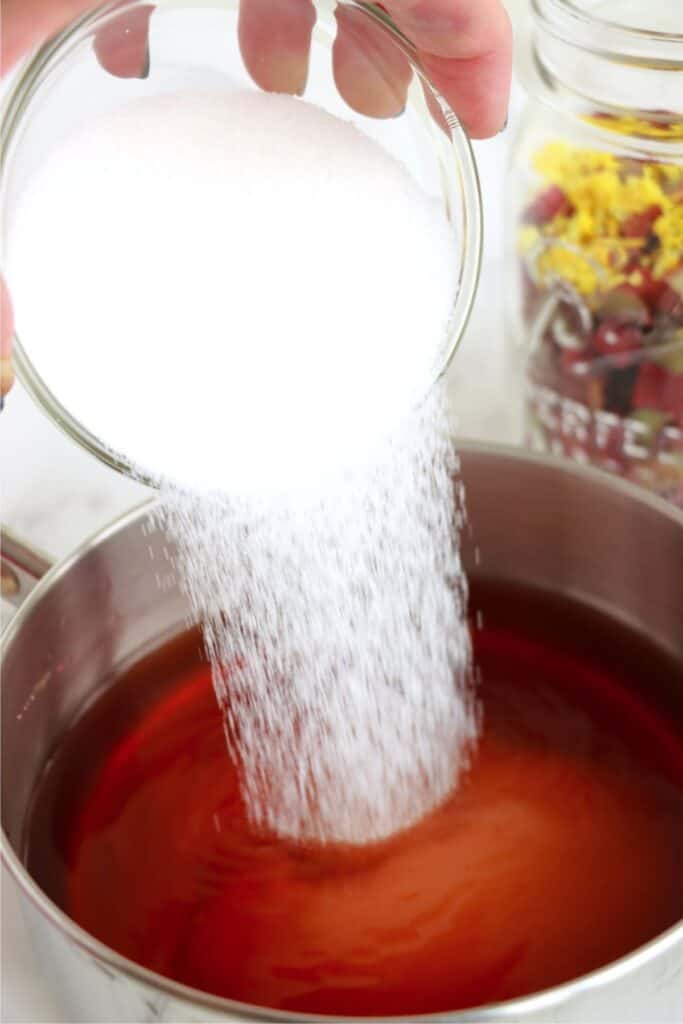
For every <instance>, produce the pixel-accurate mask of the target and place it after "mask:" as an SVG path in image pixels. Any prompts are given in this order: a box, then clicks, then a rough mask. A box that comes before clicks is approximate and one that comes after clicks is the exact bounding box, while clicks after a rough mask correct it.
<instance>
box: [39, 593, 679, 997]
mask: <svg viewBox="0 0 683 1024" xmlns="http://www.w3.org/2000/svg"><path fill="white" fill-rule="evenodd" d="M472 605H473V607H474V608H480V609H483V621H484V628H483V629H482V630H480V631H475V645H476V658H477V662H478V665H479V667H480V670H481V674H482V683H481V698H482V702H483V708H484V726H483V736H482V740H481V743H480V745H479V748H478V750H477V752H476V754H475V756H474V759H473V764H472V768H471V771H470V772H469V774H468V776H467V777H466V779H465V781H464V783H463V784H462V786H461V788H460V790H459V792H458V793H457V795H456V796H455V797H454V798H452V799H451V800H450V801H449V802H447V803H446V804H445V805H444V806H442V807H441V808H439V809H438V810H437V811H436V812H435V813H433V814H432V815H431V816H430V817H429V818H428V819H427V820H425V821H423V822H422V823H421V824H419V825H418V826H417V827H415V828H413V829H412V830H410V831H408V832H406V833H404V834H402V835H399V836H398V837H396V838H394V839H393V840H391V841H388V842H386V843H383V844H379V845H375V846H371V847H367V848H364V849H348V848H327V849H320V848H317V849H316V848H306V847H301V846H296V845H294V844H288V843H285V842H280V841H274V840H272V839H268V838H264V837H259V836H257V835H254V834H253V833H252V832H251V831H250V829H249V826H248V824H247V821H246V818H245V814H244V808H243V806H242V803H241V800H240V796H239V792H238V783H237V778H236V774H235V771H234V769H233V768H232V766H231V763H230V761H229V759H228V756H227V753H226V749H225V740H224V737H223V731H222V728H221V719H220V716H219V714H218V711H217V709H216V704H215V702H214V696H213V692H212V689H211V683H210V678H209V672H208V669H207V668H206V667H205V666H204V665H203V664H202V663H201V660H200V658H199V655H198V653H197V652H198V641H197V638H196V636H191V637H186V638H185V639H184V640H183V641H180V642H176V643H175V644H174V645H173V646H171V647H168V648H166V649H165V650H163V651H161V652H159V653H157V654H156V655H154V656H153V657H151V658H149V659H147V660H146V661H145V662H143V663H140V664H139V665H138V666H137V667H136V668H134V669H133V670H132V671H131V672H130V673H128V674H127V675H126V676H125V677H123V678H122V679H121V680H120V682H118V683H117V684H116V685H115V686H114V687H113V688H112V689H111V690H110V691H109V692H108V693H107V694H106V695H105V696H104V697H102V698H101V699H100V700H99V701H98V702H96V703H95V705H94V706H93V707H92V708H91V709H90V711H88V712H87V714H86V715H85V716H84V717H83V718H82V719H81V721H80V722H79V723H78V724H77V725H76V727H75V728H74V729H73V730H72V732H71V733H70V734H69V735H68V736H67V737H66V738H65V739H64V741H63V743H62V745H61V747H60V749H59V751H58V752H57V755H56V758H55V759H54V761H53V762H52V764H51V766H50V769H49V771H48V772H47V773H46V775H45V777H44V779H43V780H42V782H41V785H40V787H39V790H38V792H37V794H36V799H35V802H34V810H33V814H32V819H31V823H30V828H29V834H28V849H27V860H28V864H29V867H30V870H31V872H32V873H33V874H34V876H35V877H36V878H37V880H38V881H39V883H40V884H41V885H42V886H43V887H44V888H45V889H46V890H47V892H48V893H49V894H50V895H51V896H52V897H53V899H55V900H56V902H57V903H59V904H60V905H61V906H62V907H63V908H64V909H65V910H66V911H67V912H68V913H69V914H70V915H71V916H72V917H73V918H74V919H75V920H76V921H77V922H78V923H79V924H81V925H82V926H83V927H84V928H86V929H87V930H88V931H90V932H92V934H94V935H95V936H97V937H98V938H99V939H101V940H102V941H103V942H105V943H107V944H109V945H110V946H112V947H113V948H114V949H116V950H118V951H119V952H121V953H123V954H125V955H126V956H128V957H130V958H132V959H133V960H136V961H138V962H139V963H141V964H144V965H145V966H147V967H150V968H152V969H154V970H156V971H159V972H161V973H162V974H165V975H168V976H169V977H171V978H174V979H176V980H178V981H181V982H185V983H187V984H189V985H193V986H196V987H197V988H201V989H205V990H207V991H209V992H212V993H216V994H219V995H224V996H230V997H233V998H236V999H239V1000H243V1001H246V1002H252V1003H257V1004H261V1005H266V1006H271V1007H279V1008H283V1009H288V1010H295V1011H296V1010H300V1011H312V1012H316V1011H317V1012H323V1013H330V1014H332V1015H334V1014H358V1015H363V1016H370V1015H380V1014H400V1013H410V1012H429V1011H437V1010H444V1009H455V1008H459V1007H464V1006H469V1005H475V1004H481V1003H484V1002H488V1001H492V1000H500V999H507V998H510V997H512V996H518V995H522V994H526V993H530V992H533V991H536V990H539V989H542V988H546V987H548V986H550V985H554V984H556V983H558V982H562V981H566V980H569V979H572V978H575V977H577V976H579V975H581V974H583V973H585V972H587V971H590V970H592V969H594V968H596V967H599V966H600V965H603V964H605V963H607V962H609V961H611V960H614V959H615V958H617V957H619V956H621V955H623V954H625V953H627V952H629V951H631V950H633V949H634V948H636V947H637V946H639V945H641V944H642V943H644V942H646V941H648V940H649V939H652V938H653V937H655V936H656V935H658V934H659V933H661V932H662V931H663V930H665V929H666V928H668V927H669V926H671V925H673V924H674V923H675V922H677V921H678V920H679V919H680V918H681V917H683V873H682V871H681V865H682V864H683V715H682V713H681V708H682V707H683V678H682V677H681V667H680V666H677V665H674V664H673V663H672V662H669V661H667V660H666V659H665V658H663V657H662V656H661V654H659V653H658V652H657V651H656V650H654V649H653V648H652V647H650V646H648V645H647V644H646V643H644V642H642V641H641V640H639V639H638V638H637V637H635V636H633V635H632V634H630V633H628V632H626V631H625V630H623V629H622V628H621V627H616V626H615V625H614V624H612V623H610V622H607V621H606V620H603V619H602V618H600V617H597V616H595V615H594V614H593V613H590V612H587V611H585V610H582V609H580V608H577V607H576V606H572V605H569V604H564V603H561V602H558V601H556V600H553V599H549V598H548V597H547V596H543V595H540V596H539V595H534V594H533V592H531V591H529V592H527V591H525V590H520V589H519V588H514V589H510V590H508V589H507V588H501V587H495V588H488V587H481V586H480V587H475V592H474V596H473V601H472ZM667 693H668V694H669V696H667ZM676 693H677V695H678V696H677V698H676ZM676 699H678V701H679V704H678V709H677V708H676Z"/></svg>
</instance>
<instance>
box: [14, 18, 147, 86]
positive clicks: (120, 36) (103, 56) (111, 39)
mask: <svg viewBox="0 0 683 1024" xmlns="http://www.w3.org/2000/svg"><path fill="white" fill-rule="evenodd" d="M95 6H96V4H95V3H94V0H33V2H32V3H27V2H26V0H4V4H3V19H2V20H3V25H2V27H3V31H2V41H1V48H0V55H1V61H2V63H1V67H2V72H3V74H4V73H5V72H7V71H9V69H10V68H11V67H12V66H13V65H14V64H15V63H16V62H17V61H18V60H19V58H20V57H22V56H23V55H24V54H25V53H26V52H27V51H28V50H30V49H32V48H33V47H34V46H38V45H39V44H40V43H42V42H44V40H45V39H48V38H49V37H50V36H52V35H54V33H55V32H58V31H60V30H61V29H63V28H65V27H66V26H67V25H68V24H69V22H70V21H72V20H73V19H74V18H76V17H78V16H79V15H81V14H84V13H85V12H86V11H88V10H91V9H92V8H94V7H95ZM153 10H154V8H153V6H152V5H147V4H145V5H142V6H140V7H135V8H132V9H131V10H129V11H124V12H122V13H121V14H120V15H118V16H116V17H115V18H113V19H112V20H110V21H109V22H108V23H107V24H106V25H105V26H104V27H103V28H102V29H100V31H99V32H98V33H97V37H96V39H95V43H94V49H95V54H96V55H97V59H98V60H99V62H100V64H101V65H102V67H103V68H104V69H105V71H109V73H110V74H112V75H116V76H117V77H118V78H144V77H146V76H147V74H148V71H149V49H148V39H149V19H150V16H151V14H152V11H153Z"/></svg>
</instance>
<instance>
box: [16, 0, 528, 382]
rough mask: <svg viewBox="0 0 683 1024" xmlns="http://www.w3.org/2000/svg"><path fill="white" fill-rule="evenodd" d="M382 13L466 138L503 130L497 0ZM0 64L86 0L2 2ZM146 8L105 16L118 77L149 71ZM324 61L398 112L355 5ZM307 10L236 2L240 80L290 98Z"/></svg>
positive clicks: (504, 31)
mask: <svg viewBox="0 0 683 1024" xmlns="http://www.w3.org/2000/svg"><path fill="white" fill-rule="evenodd" d="M382 6H383V8H384V9H385V10H386V12H387V13H388V14H389V15H390V17H391V18H392V19H393V20H394V22H395V24H396V25H397V27H398V28H399V29H400V31H401V32H402V33H403V34H404V35H405V36H406V37H408V38H409V39H411V40H412V41H413V43H414V45H415V47H416V49H417V52H418V56H419V59H420V61H421V63H422V66H423V67H424V70H425V72H426V73H427V75H428V76H429V78H430V80H431V81H432V82H433V84H434V86H435V87H436V88H437V89H438V90H439V91H440V93H441V94H442V95H443V97H444V99H446V100H447V102H448V103H449V104H450V106H451V107H452V109H453V110H454V111H455V113H456V114H457V115H458V117H459V118H460V120H461V121H462V123H463V124H464V125H465V127H466V128H467V130H468V131H469V134H470V135H471V136H472V137H473V138H486V137H488V136H491V135H495V134H496V133H497V132H499V131H500V130H501V129H502V128H503V127H504V124H505V121H506V117H507V108H508V100H509V91H510V77H511V68H512V32H511V28H510V22H509V19H508V17H507V14H506V12H505V9H504V7H503V6H502V3H501V0H385V2H384V3H383V5H382ZM3 7H4V11H3V15H4V16H3V34H2V43H1V46H2V50H1V65H0V66H1V67H2V71H3V73H5V72H7V71H8V70H9V69H10V68H11V67H12V66H13V65H14V64H15V63H16V61H17V60H19V58H20V57H21V56H23V55H24V54H25V53H26V52H27V51H28V50H29V49H31V48H32V47H33V46H35V45H38V44H39V43H41V42H42V41H43V40H44V39H46V38H48V37H49V36H50V35H52V34H53V33H55V32H56V31H58V30H59V29H61V28H63V27H64V26H65V25H66V24H68V22H69V21H71V20H72V19H73V18H75V17H77V16H79V15H81V14H83V13H84V12H86V11H88V10H90V9H91V8H92V7H93V3H92V0H4V3H3ZM153 10H154V5H153V4H141V5H139V6H137V7H134V8H131V9H129V10H123V11H122V12H121V14H120V15H119V16H118V17H116V18H114V19H112V20H111V21H110V22H109V23H108V24H107V26H106V27H105V28H103V29H101V30H100V31H99V32H98V34H97V36H96V38H95V43H94V47H95V53H96V55H97V58H98V60H99V62H100V64H101V65H102V67H104V68H105V70H107V71H108V72H110V73H111V74H113V75H116V76H118V77H121V78H131V77H139V78H144V77H146V76H147V74H148V73H149V22H150V17H151V15H152V13H153ZM335 16H336V20H337V36H336V39H335V43H334V47H333V53H332V62H333V72H334V78H335V82H336V85H337V88H338V89H339V92H340V93H341V95H342V96H343V97H344V99H345V100H346V102H347V103H348V104H349V106H350V107H351V108H352V109H354V110H357V111H359V112H361V113H364V114H367V115H369V116H371V117H391V116H394V115H396V114H398V113H400V111H401V110H402V109H403V107H404V105H405V99H406V89H407V85H408V82H409V80H410V69H409V67H408V64H407V62H405V60H404V59H403V58H402V56H401V54H400V53H398V51H397V49H396V48H395V47H393V46H390V45H388V43H387V41H386V37H385V36H384V34H383V33H382V32H381V31H380V29H379V28H374V29H373V27H372V26H371V25H370V23H369V20H368V19H367V17H365V16H364V15H362V14H361V13H359V11H358V10H357V9H354V8H352V7H348V6H343V5H342V6H339V7H338V8H337V10H336V12H335ZM314 24H315V10H314V8H313V6H312V4H311V2H310V0H240V14H239V28H238V32H239V43H240V48H241V51H242V56H243V59H244V63H245V65H246V67H247V70H248V71H249V74H250V75H251V77H252V78H253V80H254V81H255V82H256V84H257V85H259V86H260V87H261V88H262V89H265V90H267V91H271V92H284V93H292V94H297V93H301V92H303V90H304V88H305V84H306V77H307V74H308V61H309V51H310V41H311V32H312V30H313V26H314ZM0 285H1V293H0V314H1V316H0V394H5V393H6V392H7V391H8V390H9V388H10V386H11V384H12V379H13V375H12V367H11V344H12V330H13V325H12V311H11V305H10V301H9V297H8V295H7V289H6V288H5V285H4V283H2V282H1V281H0Z"/></svg>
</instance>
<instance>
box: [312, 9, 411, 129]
mask: <svg viewBox="0 0 683 1024" xmlns="http://www.w3.org/2000/svg"><path fill="white" fill-rule="evenodd" d="M335 18H336V20H337V36H336V39H335V41H334V45H333V48H332V70H333V73H334V80H335V84H336V86H337V89H338V90H339V92H340V94H341V95H342V96H343V98H344V99H345V100H346V102H347V103H348V105H349V106H350V107H351V108H352V110H356V111H358V113H359V114H366V115H367V116H368V117H395V116H396V115H397V114H400V113H401V111H402V110H403V108H404V107H405V105H406V93H407V90H408V85H409V84H410V78H411V69H410V65H409V63H408V61H407V60H406V58H405V57H404V55H403V54H402V53H401V52H400V50H399V49H398V47H397V46H396V44H395V43H394V42H393V40H392V39H391V37H390V36H389V35H388V34H387V32H386V30H385V29H383V28H382V27H381V26H380V25H378V24H376V23H375V22H373V21H371V20H370V18H369V17H368V16H367V14H364V13H363V12H362V11H361V10H359V9H357V8H351V7H337V9H336V11H335Z"/></svg>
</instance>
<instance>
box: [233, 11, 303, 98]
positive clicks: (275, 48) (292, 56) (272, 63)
mask: <svg viewBox="0 0 683 1024" xmlns="http://www.w3.org/2000/svg"><path fill="white" fill-rule="evenodd" d="M314 25H315V9H314V7H313V5H312V4H311V3H309V0H240V10H239V21H238V26H237V36H238V40H239V45H240V50H241V51H242V59H243V60H244V63H245V66H246V68H247V71H248V72H249V74H250V75H251V77H252V78H253V80H254V82H255V83H256V84H257V85H258V86H260V88H261V89H265V90H266V91H267V92H286V93H291V94H298V95H301V94H302V93H303V91H304V89H305V87H306V79H307V77H308V61H309V54H310V48H311V33H312V31H313V26H314Z"/></svg>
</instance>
